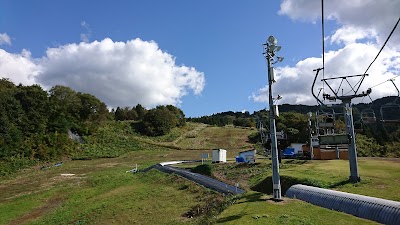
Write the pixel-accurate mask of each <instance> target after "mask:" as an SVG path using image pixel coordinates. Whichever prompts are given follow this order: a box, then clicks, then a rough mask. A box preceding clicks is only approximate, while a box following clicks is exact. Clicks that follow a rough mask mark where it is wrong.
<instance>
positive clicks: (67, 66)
mask: <svg viewBox="0 0 400 225" xmlns="http://www.w3.org/2000/svg"><path fill="white" fill-rule="evenodd" d="M46 53H47V55H46V56H45V57H44V58H43V59H42V60H41V61H40V65H41V66H42V68H43V70H42V72H41V73H40V74H39V75H38V76H37V77H36V81H37V82H39V83H40V84H43V85H45V86H47V87H51V86H54V85H57V84H61V85H66V86H69V87H71V88H73V89H75V90H77V91H81V92H88V93H91V94H94V95H95V96H97V97H98V98H100V99H101V100H103V101H105V102H106V103H107V105H109V106H111V107H116V106H133V105H136V104H138V103H140V104H142V105H143V106H145V107H148V108H150V107H154V106H156V105H163V104H172V105H177V104H179V103H180V102H181V98H182V97H183V96H184V95H187V94H188V91H189V90H192V91H193V92H194V94H200V93H201V92H202V90H203V88H204V85H205V78H204V74H203V73H201V72H198V71H197V70H196V69H195V68H193V67H187V66H183V65H182V66H177V65H176V64H175V58H174V57H173V56H172V55H170V54H168V53H166V52H163V51H162V50H161V49H159V47H158V45H157V43H155V42H147V41H142V40H141V39H134V40H131V41H128V42H113V41H112V40H111V39H109V38H106V39H104V40H102V41H100V42H98V41H94V42H91V43H84V42H81V43H80V44H68V45H64V46H61V47H58V48H50V49H48V50H47V52H46Z"/></svg>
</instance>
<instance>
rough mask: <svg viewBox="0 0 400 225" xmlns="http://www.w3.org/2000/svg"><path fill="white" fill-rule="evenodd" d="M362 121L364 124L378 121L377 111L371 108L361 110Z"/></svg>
mask: <svg viewBox="0 0 400 225" xmlns="http://www.w3.org/2000/svg"><path fill="white" fill-rule="evenodd" d="M361 122H362V123H363V124H371V123H375V122H376V116H375V112H374V110H373V109H371V108H367V109H363V110H361Z"/></svg>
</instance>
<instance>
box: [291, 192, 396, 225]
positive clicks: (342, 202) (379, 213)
mask: <svg viewBox="0 0 400 225" xmlns="http://www.w3.org/2000/svg"><path fill="white" fill-rule="evenodd" d="M286 197H288V198H296V199H300V200H303V201H306V202H309V203H311V204H314V205H318V206H321V207H324V208H327V209H332V210H336V211H339V212H344V213H348V214H352V215H354V216H357V217H360V218H364V219H368V220H373V221H376V222H378V223H383V224H393V225H398V224H400V202H396V201H391V200H386V199H381V198H374V197H369V196H364V195H357V194H350V193H346V192H340V191H334V190H328V189H323V188H317V187H311V186H307V185H302V184H296V185H293V186H291V187H290V188H289V189H288V190H287V192H286Z"/></svg>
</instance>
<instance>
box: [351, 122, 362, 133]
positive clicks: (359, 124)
mask: <svg viewBox="0 0 400 225" xmlns="http://www.w3.org/2000/svg"><path fill="white" fill-rule="evenodd" d="M353 125H354V132H356V133H361V132H362V131H363V122H362V119H360V120H357V121H354V124H353Z"/></svg>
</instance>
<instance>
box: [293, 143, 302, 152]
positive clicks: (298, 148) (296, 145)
mask: <svg viewBox="0 0 400 225" xmlns="http://www.w3.org/2000/svg"><path fill="white" fill-rule="evenodd" d="M303 145H304V143H292V144H291V145H290V146H291V147H292V148H294V153H295V154H299V152H302V151H303Z"/></svg>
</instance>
